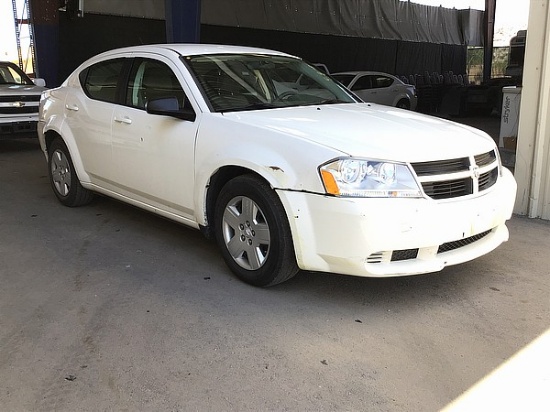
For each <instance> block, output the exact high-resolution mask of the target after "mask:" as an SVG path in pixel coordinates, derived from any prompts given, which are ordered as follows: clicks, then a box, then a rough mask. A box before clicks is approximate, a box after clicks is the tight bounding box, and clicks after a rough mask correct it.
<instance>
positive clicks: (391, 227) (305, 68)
mask: <svg viewBox="0 0 550 412" xmlns="http://www.w3.org/2000/svg"><path fill="white" fill-rule="evenodd" d="M38 132H39V140H40V145H41V148H42V150H43V151H44V154H45V157H46V159H47V162H48V170H49V178H50V182H51V186H52V188H53V192H54V194H55V196H57V198H58V199H59V201H60V202H61V203H63V204H64V205H67V206H79V205H84V204H86V203H88V202H90V201H91V200H92V198H93V195H94V193H100V194H103V195H107V196H111V197H113V198H115V199H118V200H121V201H123V202H127V203H130V204H132V205H135V206H138V207H141V208H143V209H145V210H148V211H151V212H154V213H157V214H159V215H162V216H164V217H167V218H169V219H172V220H175V221H177V222H180V223H182V224H185V225H188V226H191V227H194V228H197V229H201V230H202V232H203V233H204V234H206V235H207V236H208V237H212V238H215V239H216V241H217V243H218V245H219V247H220V250H221V253H222V256H223V258H224V260H225V262H226V263H227V265H228V266H229V268H230V269H231V270H232V271H233V272H234V273H235V274H236V275H237V276H238V277H239V278H240V279H242V280H244V281H245V282H248V283H251V284H253V285H257V286H269V285H274V284H277V283H280V282H283V281H285V280H287V279H289V278H291V277H292V276H294V275H295V274H296V273H297V272H298V270H299V269H304V270H309V271H320V272H332V273H340V274H347V275H356V276H378V277H386V276H401V275H412V274H418V273H426V272H435V271H439V270H441V269H443V268H444V267H445V266H447V265H453V264H457V263H461V262H466V261H469V260H472V259H474V258H477V257H479V256H482V255H484V254H486V253H488V252H490V251H491V250H493V249H495V248H496V247H497V246H499V245H500V244H501V243H502V242H504V241H506V240H507V239H508V229H507V228H506V224H505V222H506V220H507V219H509V218H510V217H511V214H512V208H513V204H514V200H515V193H516V183H515V181H514V178H513V176H512V174H511V173H510V172H509V171H508V170H507V169H505V168H504V167H502V164H501V161H500V158H499V154H498V150H497V147H496V146H495V143H494V141H493V139H492V138H491V137H489V136H488V135H487V134H485V133H483V132H481V131H479V130H476V129H473V128H470V127H467V126H462V125H459V124H455V123H452V122H449V121H444V120H440V119H436V118H434V117H429V116H424V115H420V114H417V113H413V112H408V111H404V110H398V109H394V108H389V107H384V106H379V105H373V104H370V103H361V102H358V101H357V99H356V97H354V96H353V95H352V94H350V92H349V91H348V90H347V89H345V88H344V87H343V86H341V85H340V84H339V83H337V82H335V81H334V80H332V79H331V78H330V76H328V75H326V74H324V73H321V72H320V71H319V70H317V69H316V68H314V67H312V66H310V65H308V64H307V63H305V62H304V61H302V60H301V59H299V58H296V57H293V56H289V55H287V54H284V53H280V52H275V51H271V50H264V49H256V48H245V47H235V46H216V45H200V44H193V45H183V44H165V45H149V46H139V47H129V48H125V49H119V50H113V51H109V52H105V53H103V54H100V55H98V56H96V57H93V58H91V59H89V60H88V61H86V62H85V63H83V64H82V65H81V66H80V67H78V68H77V69H76V70H75V71H74V73H72V74H71V75H70V76H69V77H68V79H67V80H66V81H65V82H64V83H63V84H62V85H61V86H60V87H59V88H55V89H51V90H48V91H46V92H44V94H43V99H42V100H41V104H40V121H39V128H38Z"/></svg>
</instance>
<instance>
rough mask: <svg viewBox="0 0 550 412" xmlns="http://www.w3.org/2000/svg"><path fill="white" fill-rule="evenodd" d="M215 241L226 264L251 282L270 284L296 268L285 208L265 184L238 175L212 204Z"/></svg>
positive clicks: (295, 270)
mask: <svg viewBox="0 0 550 412" xmlns="http://www.w3.org/2000/svg"><path fill="white" fill-rule="evenodd" d="M214 221H215V232H216V241H217V242H218V245H219V247H220V249H221V253H222V256H223V258H224V260H225V262H226V264H227V266H229V268H230V269H231V270H232V271H233V273H235V275H237V277H238V278H240V279H241V280H243V281H245V282H247V283H250V284H252V285H254V286H272V285H276V284H278V283H281V282H284V281H285V280H288V279H290V278H291V277H293V276H294V275H295V274H296V273H297V272H298V266H297V264H296V258H295V255H294V246H293V243H292V236H291V233H290V227H289V224H288V220H287V217H286V213H285V210H284V208H283V205H282V204H281V201H280V200H279V198H278V196H277V195H276V193H275V192H274V191H273V190H272V189H271V188H270V187H269V185H268V184H267V183H266V182H265V181H263V180H261V179H259V178H257V177H255V176H252V175H244V176H238V177H236V178H234V179H232V180H230V181H229V182H228V183H227V184H226V185H225V186H224V187H223V188H222V190H221V192H220V195H219V196H218V200H217V201H216V207H215V219H214Z"/></svg>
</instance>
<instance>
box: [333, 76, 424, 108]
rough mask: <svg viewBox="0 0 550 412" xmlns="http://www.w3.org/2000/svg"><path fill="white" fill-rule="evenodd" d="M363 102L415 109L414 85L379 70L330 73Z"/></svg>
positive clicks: (416, 99)
mask: <svg viewBox="0 0 550 412" xmlns="http://www.w3.org/2000/svg"><path fill="white" fill-rule="evenodd" d="M332 77H334V78H335V79H336V80H338V81H339V82H340V83H342V84H343V85H344V86H346V87H347V88H348V89H349V90H351V91H352V92H353V93H355V94H356V95H357V96H359V97H360V98H361V100H363V101H364V102H370V103H378V104H385V105H387V106H393V107H398V108H400V109H408V110H416V106H417V104H418V96H417V94H416V87H415V86H413V85H411V84H406V83H403V82H402V81H401V80H399V79H398V78H397V77H395V76H392V75H391V74H388V73H381V72H364V71H363V72H343V73H334V74H333V75H332Z"/></svg>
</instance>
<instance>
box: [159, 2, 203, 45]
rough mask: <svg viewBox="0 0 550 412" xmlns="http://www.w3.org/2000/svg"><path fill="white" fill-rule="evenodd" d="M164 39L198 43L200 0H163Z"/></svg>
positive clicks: (174, 41)
mask: <svg viewBox="0 0 550 412" xmlns="http://www.w3.org/2000/svg"><path fill="white" fill-rule="evenodd" d="M165 10H166V41H167V42H168V43H199V41H200V30H201V0H165Z"/></svg>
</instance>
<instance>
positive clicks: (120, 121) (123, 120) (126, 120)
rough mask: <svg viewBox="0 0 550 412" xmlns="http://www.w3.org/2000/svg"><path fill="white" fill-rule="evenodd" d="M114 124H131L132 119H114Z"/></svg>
mask: <svg viewBox="0 0 550 412" xmlns="http://www.w3.org/2000/svg"><path fill="white" fill-rule="evenodd" d="M115 122H117V123H124V124H132V119H130V118H128V117H115Z"/></svg>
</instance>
